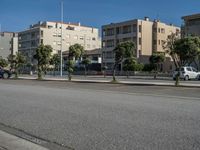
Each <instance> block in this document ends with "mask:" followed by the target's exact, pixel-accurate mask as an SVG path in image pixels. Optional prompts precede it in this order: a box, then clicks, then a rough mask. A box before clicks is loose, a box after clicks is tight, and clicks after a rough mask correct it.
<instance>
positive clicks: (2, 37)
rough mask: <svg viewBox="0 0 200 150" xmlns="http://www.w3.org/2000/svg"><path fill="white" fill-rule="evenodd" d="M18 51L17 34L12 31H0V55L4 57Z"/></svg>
mask: <svg viewBox="0 0 200 150" xmlns="http://www.w3.org/2000/svg"><path fill="white" fill-rule="evenodd" d="M17 51H18V34H17V33H14V32H1V33H0V56H1V57H3V58H4V59H7V57H8V56H9V55H10V54H15V53H16V52H17Z"/></svg>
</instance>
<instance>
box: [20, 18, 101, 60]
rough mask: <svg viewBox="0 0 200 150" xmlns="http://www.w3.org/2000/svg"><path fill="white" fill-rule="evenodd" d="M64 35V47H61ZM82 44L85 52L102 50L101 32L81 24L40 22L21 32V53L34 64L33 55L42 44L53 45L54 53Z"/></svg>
mask: <svg viewBox="0 0 200 150" xmlns="http://www.w3.org/2000/svg"><path fill="white" fill-rule="evenodd" d="M61 35H62V46H61ZM76 43H78V44H81V45H82V46H83V47H84V48H85V50H93V49H98V48H101V40H100V38H99V30H98V29H97V28H93V27H86V26H82V25H81V24H80V23H77V24H73V23H60V22H49V21H47V22H38V23H37V24H34V25H31V26H30V28H29V29H27V30H25V31H22V32H19V51H21V52H22V53H23V54H24V55H25V56H27V57H28V60H29V61H30V62H34V58H33V55H34V54H35V50H36V48H37V47H38V46H39V45H40V44H44V45H51V46H52V48H53V53H59V52H60V51H61V47H62V51H63V52H64V51H68V50H69V47H70V46H71V45H74V44H76Z"/></svg>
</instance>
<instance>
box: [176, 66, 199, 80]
mask: <svg viewBox="0 0 200 150" xmlns="http://www.w3.org/2000/svg"><path fill="white" fill-rule="evenodd" d="M178 72H180V79H184V80H190V79H198V80H200V72H198V71H197V69H195V68H193V67H181V68H180V69H177V70H176V71H174V72H173V79H174V80H176V75H177V74H178Z"/></svg>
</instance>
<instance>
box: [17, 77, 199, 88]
mask: <svg viewBox="0 0 200 150" xmlns="http://www.w3.org/2000/svg"><path fill="white" fill-rule="evenodd" d="M19 79H27V80H35V79H37V77H35V76H27V77H19ZM44 80H47V81H68V79H67V78H60V77H44ZM72 81H74V82H83V83H84V82H87V83H111V80H109V79H88V78H86V79H84V78H83V79H77V78H72ZM174 82H175V81H162V80H160V81H158V80H155V81H153V80H122V79H118V83H119V84H127V85H154V86H174V84H175V83H174ZM180 86H183V87H197V88H198V87H200V84H194V83H188V82H186V83H184V82H180Z"/></svg>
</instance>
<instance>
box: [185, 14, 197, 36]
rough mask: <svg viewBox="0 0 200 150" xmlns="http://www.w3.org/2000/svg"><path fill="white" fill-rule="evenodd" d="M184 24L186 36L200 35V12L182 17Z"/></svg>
mask: <svg viewBox="0 0 200 150" xmlns="http://www.w3.org/2000/svg"><path fill="white" fill-rule="evenodd" d="M182 19H183V20H184V26H183V28H182V35H183V37H184V36H190V35H191V36H193V35H194V36H200V14H193V15H188V16H184V17H182Z"/></svg>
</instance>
